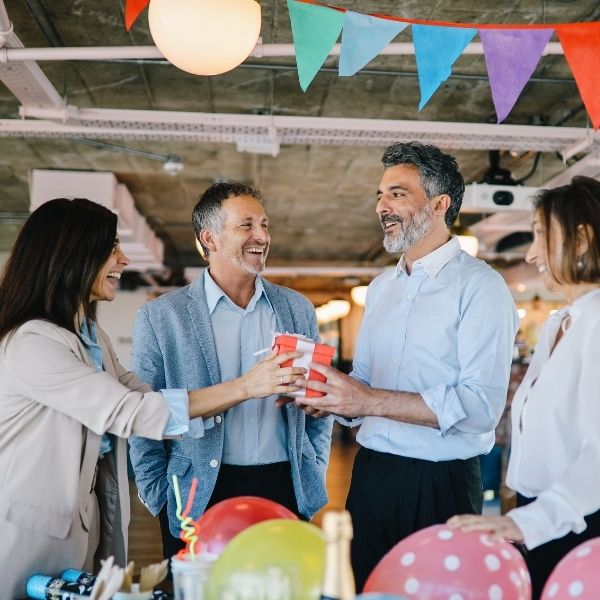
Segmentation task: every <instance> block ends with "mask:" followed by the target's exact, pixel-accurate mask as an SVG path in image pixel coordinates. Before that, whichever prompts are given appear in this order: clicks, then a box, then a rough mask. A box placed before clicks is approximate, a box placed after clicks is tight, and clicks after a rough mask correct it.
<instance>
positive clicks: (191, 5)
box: [148, 0, 261, 75]
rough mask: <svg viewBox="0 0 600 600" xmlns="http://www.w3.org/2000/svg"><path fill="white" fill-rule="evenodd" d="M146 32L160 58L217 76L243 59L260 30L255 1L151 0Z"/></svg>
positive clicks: (181, 67) (254, 42) (188, 69)
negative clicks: (148, 27) (157, 50)
mask: <svg viewBox="0 0 600 600" xmlns="http://www.w3.org/2000/svg"><path fill="white" fill-rule="evenodd" d="M148 22H149V25H150V33H151V34H152V39H153V40H154V43H155V44H156V47H157V48H158V49H159V50H160V51H161V52H162V54H163V55H164V57H165V58H166V59H167V60H168V61H169V62H170V63H172V64H174V65H175V66H176V67H178V68H179V69H182V70H183V71H187V72H188V73H193V74H194V75H219V74H220V73H226V72H227V71H230V70H231V69H234V68H235V67H237V66H238V65H239V64H240V63H241V62H243V61H244V60H245V59H246V58H247V57H248V55H249V54H250V52H252V50H253V48H254V46H255V45H256V42H257V40H258V36H259V34H260V24H261V18H260V5H259V4H258V2H255V0H152V1H151V2H150V7H149V9H148Z"/></svg>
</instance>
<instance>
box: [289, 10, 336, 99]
mask: <svg viewBox="0 0 600 600" xmlns="http://www.w3.org/2000/svg"><path fill="white" fill-rule="evenodd" d="M287 4H288V11H289V13H290V20H291V22H292V35H293V36H294V49H295V50H296V65H297V67H298V79H299V80H300V87H301V88H302V91H303V92H305V91H306V88H308V86H309V85H310V82H311V81H312V80H313V79H314V77H315V75H316V74H317V72H318V71H319V69H320V68H321V66H322V65H323V63H324V62H325V59H326V58H327V56H329V52H330V51H331V48H333V45H334V44H335V43H336V41H337V39H338V37H339V35H340V32H341V31H342V26H343V25H344V13H343V12H342V11H339V10H334V9H332V8H327V7H326V6H317V5H315V4H307V3H305V2H296V1H295V0H288V3H287Z"/></svg>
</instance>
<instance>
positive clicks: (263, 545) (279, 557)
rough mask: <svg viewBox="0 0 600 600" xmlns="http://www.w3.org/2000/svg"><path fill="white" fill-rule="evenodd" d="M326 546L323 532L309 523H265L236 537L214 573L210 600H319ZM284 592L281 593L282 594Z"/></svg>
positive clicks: (208, 588) (208, 591) (208, 589)
mask: <svg viewBox="0 0 600 600" xmlns="http://www.w3.org/2000/svg"><path fill="white" fill-rule="evenodd" d="M324 565H325V540H324V538H323V534H322V533H321V530H320V529H319V528H318V527H315V526H314V525H311V524H310V523H305V522H303V521H291V520H288V519H273V520H271V521H263V522H262V523H258V524H256V525H253V526H252V527H249V528H248V529H245V530H244V531H242V532H241V533H239V534H238V535H236V536H235V537H234V538H233V539H232V540H231V541H230V542H229V544H228V545H227V547H226V548H225V550H223V553H222V554H221V556H220V557H219V559H218V560H217V562H216V563H215V565H214V567H213V568H212V570H211V573H210V575H209V577H208V581H207V583H206V588H205V591H206V598H207V600H221V598H222V597H231V598H237V597H240V598H250V597H253V594H252V593H251V592H250V590H251V589H254V590H255V595H254V597H260V596H262V594H264V593H268V594H270V595H269V597H277V596H278V595H281V597H282V598H283V597H288V598H293V599H294V600H319V598H320V595H321V584H322V582H323V572H324ZM277 590H280V593H279V594H278V593H277Z"/></svg>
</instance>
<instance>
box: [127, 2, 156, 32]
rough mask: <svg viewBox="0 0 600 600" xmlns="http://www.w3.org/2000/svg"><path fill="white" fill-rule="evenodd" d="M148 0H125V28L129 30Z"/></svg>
mask: <svg viewBox="0 0 600 600" xmlns="http://www.w3.org/2000/svg"><path fill="white" fill-rule="evenodd" d="M148 4H150V0H125V29H127V31H129V30H130V29H131V28H132V27H133V24H134V23H135V22H136V20H137V18H138V17H139V16H140V13H141V12H142V11H143V10H144V9H145V8H146V6H148Z"/></svg>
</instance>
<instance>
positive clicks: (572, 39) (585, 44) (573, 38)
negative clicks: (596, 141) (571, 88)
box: [555, 22, 600, 129]
mask: <svg viewBox="0 0 600 600" xmlns="http://www.w3.org/2000/svg"><path fill="white" fill-rule="evenodd" d="M555 30H556V33H557V34H558V39H559V40H560V43H561V45H562V47H563V51H564V53H565V58H566V59H567V62H568V63H569V67H571V71H572V72H573V76H574V77H575V81H576V83H577V87H578V88H579V94H580V96H581V99H582V100H583V103H584V105H585V108H586V109H587V112H588V114H589V115H590V119H591V121H592V125H593V126H594V129H598V128H599V127H600V94H599V93H598V90H600V69H598V56H599V55H600V23H599V22H594V23H572V24H568V25H557V26H556V28H555Z"/></svg>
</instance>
